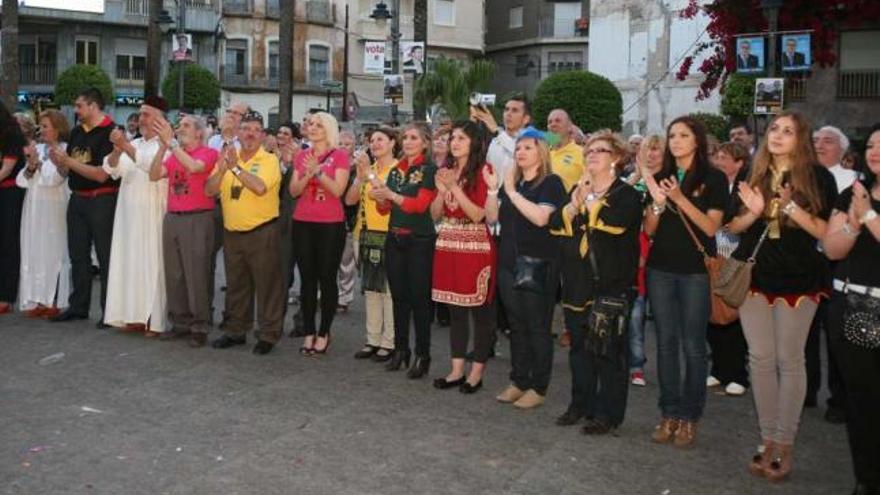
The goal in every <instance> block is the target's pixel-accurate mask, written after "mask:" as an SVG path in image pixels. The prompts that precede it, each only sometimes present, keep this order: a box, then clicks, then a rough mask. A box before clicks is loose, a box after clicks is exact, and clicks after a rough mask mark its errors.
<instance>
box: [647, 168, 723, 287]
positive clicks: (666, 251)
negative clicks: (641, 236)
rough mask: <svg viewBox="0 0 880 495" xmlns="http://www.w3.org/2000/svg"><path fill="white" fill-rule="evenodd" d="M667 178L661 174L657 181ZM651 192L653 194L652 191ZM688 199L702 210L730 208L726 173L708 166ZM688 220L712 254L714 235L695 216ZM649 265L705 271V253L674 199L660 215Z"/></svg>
mask: <svg viewBox="0 0 880 495" xmlns="http://www.w3.org/2000/svg"><path fill="white" fill-rule="evenodd" d="M664 178H666V177H664V176H660V175H658V176H657V181H658V182H659V181H660V180H662V179H664ZM648 196H649V197H650V193H648ZM688 199H689V200H690V202H691V203H693V204H694V206H696V207H697V209H699V210H700V211H701V212H703V213H706V212H707V211H709V210H718V211H720V212H722V213H723V212H724V211H725V210H727V208H728V206H729V201H730V193H729V191H728V185H727V177H725V176H724V174H723V173H722V172H721V171H719V170H717V169H715V168H710V169H708V170H707V172H706V177H705V180H704V181H703V184H702V185H701V186H699V187H698V188H697V189H696V190H695V191H694V192H693V193H692V194H691V196H690V198H688ZM685 218H687V215H685ZM687 221H688V222H689V223H690V226H691V228H692V229H693V231H694V233H695V234H696V235H697V239H699V240H700V243H702V245H703V247H704V248H705V249H706V251H707V252H708V253H709V254H710V255H714V254H715V239H714V238H711V237H708V236H707V235H706V234H705V233H704V232H703V231H702V230H701V229H700V228H699V227H697V225H696V224H695V223H694V222H693V221H692V220H690V219H688V220H687ZM647 266H648V268H653V269H656V270H662V271H664V272H670V273H679V274H693V273H706V264H705V263H704V262H703V255H701V254H700V252H699V251H698V250H697V246H696V245H694V240H693V238H691V236H690V234H689V233H688V231H687V228H686V227H685V226H684V223H683V222H682V219H681V216H679V214H678V208H677V207H676V206H675V204H673V203H672V201H667V202H666V210H665V211H664V212H663V213H662V214H661V215H660V220H659V223H658V224H657V230H656V231H655V232H654V244H653V246H652V247H651V254H649V255H648V263H647Z"/></svg>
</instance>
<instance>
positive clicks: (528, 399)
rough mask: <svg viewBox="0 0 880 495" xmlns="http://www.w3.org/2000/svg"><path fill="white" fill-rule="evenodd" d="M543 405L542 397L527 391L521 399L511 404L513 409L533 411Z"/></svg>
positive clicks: (530, 390)
mask: <svg viewBox="0 0 880 495" xmlns="http://www.w3.org/2000/svg"><path fill="white" fill-rule="evenodd" d="M543 403H544V396H543V395H541V394H539V393H538V392H535V391H534V390H532V389H529V390H528V391H527V392H526V393H525V394H523V396H522V397H520V398H519V400H517V401H516V402H514V403H513V407H517V408H519V409H534V408H536V407H538V406H540V405H541V404H543Z"/></svg>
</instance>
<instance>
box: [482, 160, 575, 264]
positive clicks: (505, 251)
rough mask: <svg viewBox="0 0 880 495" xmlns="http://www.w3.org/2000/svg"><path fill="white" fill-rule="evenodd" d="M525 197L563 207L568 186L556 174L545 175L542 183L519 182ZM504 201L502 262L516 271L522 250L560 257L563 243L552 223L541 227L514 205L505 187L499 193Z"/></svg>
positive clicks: (500, 216)
mask: <svg viewBox="0 0 880 495" xmlns="http://www.w3.org/2000/svg"><path fill="white" fill-rule="evenodd" d="M516 190H517V192H519V193H520V194H522V195H523V197H524V198H526V199H527V200H529V201H531V202H532V203H536V204H539V205H549V206H552V207H554V208H557V209H558V208H561V207H562V205H564V204H565V201H566V195H565V187H564V186H563V185H562V179H560V178H559V176H557V175H555V174H550V175H548V176H546V177H544V180H542V181H541V182H540V183H538V184H535V181H522V182H520V184H519V185H517V186H516ZM498 201H500V203H501V204H500V206H499V211H498V222H499V223H500V224H501V232H502V234H501V247H500V249H499V265H500V266H501V267H502V268H505V269H507V270H510V271H513V270H514V269H515V267H516V256H517V255H518V254H521V255H524V256H531V257H534V258H542V259H558V258H559V243H558V242H557V241H556V239H555V238H554V236H553V235H552V234H550V226H549V225H547V226H544V227H538V226H537V225H535V224H533V223H532V222H530V221H529V219H527V218H526V217H524V216H523V214H522V213H520V211H519V210H518V209H517V208H516V206H514V205H513V203H512V202H511V201H510V199H509V198H508V197H507V194H505V192H504V188H501V191H499V193H498Z"/></svg>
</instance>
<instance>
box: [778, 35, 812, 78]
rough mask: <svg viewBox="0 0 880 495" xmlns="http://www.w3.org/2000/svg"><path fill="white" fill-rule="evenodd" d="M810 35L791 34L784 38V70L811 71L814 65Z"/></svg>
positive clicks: (782, 56)
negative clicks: (811, 66)
mask: <svg viewBox="0 0 880 495" xmlns="http://www.w3.org/2000/svg"><path fill="white" fill-rule="evenodd" d="M810 55H811V53H810V35H809V34H790V35H785V36H783V37H782V55H781V56H780V58H781V59H782V70H784V71H800V70H809V69H810V65H811V64H812V62H813V61H812V60H811V58H812V57H811V56H810Z"/></svg>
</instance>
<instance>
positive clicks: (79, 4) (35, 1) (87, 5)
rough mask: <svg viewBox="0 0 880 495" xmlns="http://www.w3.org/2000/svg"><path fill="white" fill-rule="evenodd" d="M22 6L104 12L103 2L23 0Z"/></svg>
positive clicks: (84, 0)
mask: <svg viewBox="0 0 880 495" xmlns="http://www.w3.org/2000/svg"><path fill="white" fill-rule="evenodd" d="M22 4H23V5H24V6H25V7H45V8H50V9H65V10H78V11H82V12H98V13H102V12H104V0H23V2H22Z"/></svg>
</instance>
